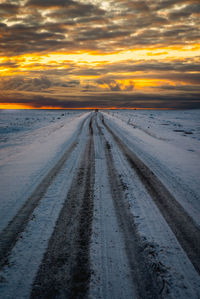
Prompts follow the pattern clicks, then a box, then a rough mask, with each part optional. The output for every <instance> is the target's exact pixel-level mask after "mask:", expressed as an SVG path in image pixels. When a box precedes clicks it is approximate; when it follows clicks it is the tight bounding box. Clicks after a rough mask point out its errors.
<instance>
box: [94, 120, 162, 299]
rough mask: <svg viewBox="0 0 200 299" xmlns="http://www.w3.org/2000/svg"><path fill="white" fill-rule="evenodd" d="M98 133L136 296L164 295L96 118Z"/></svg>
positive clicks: (155, 296) (107, 142) (151, 296)
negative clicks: (103, 149)
mask: <svg viewBox="0 0 200 299" xmlns="http://www.w3.org/2000/svg"><path fill="white" fill-rule="evenodd" d="M96 126H97V128H98V130H99V135H100V136H101V138H102V139H103V142H104V148H105V155H106V163H107V169H108V176H109V183H110V190H111V194H112V199H113V202H114V207H115V211H116V215H117V220H118V222H119V225H120V227H121V229H122V232H123V237H124V243H125V248H126V253H127V257H128V261H129V265H130V269H131V274H132V283H133V286H134V288H135V289H136V293H137V298H149V299H150V298H152V299H153V298H154V299H156V298H162V291H163V280H162V278H161V277H160V276H159V275H158V274H157V273H156V271H155V269H154V267H155V265H152V263H151V261H150V260H149V258H148V256H147V255H146V252H145V248H144V244H143V242H142V240H141V238H140V236H139V234H138V232H137V227H136V225H135V223H134V218H133V215H132V214H131V213H130V210H129V206H128V204H127V202H126V200H125V193H124V186H123V185H122V182H121V181H120V178H119V175H118V172H117V170H116V168H115V165H114V161H113V156H112V150H111V145H110V143H109V141H108V140H107V139H106V138H105V136H104V134H103V132H102V129H101V127H100V126H99V125H98V123H97V121H96Z"/></svg>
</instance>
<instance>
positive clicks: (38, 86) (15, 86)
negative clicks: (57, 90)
mask: <svg viewBox="0 0 200 299" xmlns="http://www.w3.org/2000/svg"><path fill="white" fill-rule="evenodd" d="M79 84H80V82H79V81H78V80H68V81H58V80H53V79H49V78H47V77H39V78H30V79H26V78H23V77H14V78H9V79H3V80H2V81H1V82H0V88H1V89H2V90H17V91H36V92H39V91H44V90H48V89H49V88H52V87H57V86H59V87H76V86H78V85H79Z"/></svg>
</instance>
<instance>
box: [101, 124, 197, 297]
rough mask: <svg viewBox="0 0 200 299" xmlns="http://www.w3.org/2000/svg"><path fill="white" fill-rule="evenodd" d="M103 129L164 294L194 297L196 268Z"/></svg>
mask: <svg viewBox="0 0 200 299" xmlns="http://www.w3.org/2000/svg"><path fill="white" fill-rule="evenodd" d="M115 128H116V127H115ZM103 132H104V135H105V137H106V139H107V140H109V143H110V144H111V148H112V154H113V158H114V159H113V160H114V163H115V167H116V169H117V170H118V173H119V175H120V177H121V180H122V181H123V184H124V186H125V187H126V188H125V190H126V191H125V197H126V200H127V202H128V203H129V207H130V210H131V212H132V214H133V217H134V222H135V223H136V226H137V230H138V232H139V235H140V236H141V239H142V240H143V242H144V244H146V247H147V252H148V250H149V256H150V258H151V255H152V257H153V263H158V264H159V265H161V273H162V271H163V274H162V275H163V279H164V281H165V289H166V290H167V289H169V290H170V292H169V293H168V292H167V293H166V294H165V296H164V298H189V297H191V298H198V294H199V293H200V280H199V276H198V274H197V272H196V270H195V269H194V267H193V265H192V264H191V262H190V260H189V259H188V257H187V255H186V253H185V252H184V250H183V249H182V248H181V246H180V244H179V243H178V241H177V239H176V237H175V236H174V234H173V232H172V231H171V229H170V227H169V226H168V224H167V222H166V221H165V219H164V218H163V216H162V215H161V214H160V212H159V209H158V207H157V206H156V204H155V203H154V202H153V200H152V198H151V196H150V195H149V193H148V192H147V190H146V189H145V188H144V186H143V184H142V182H141V181H140V180H139V178H138V176H137V174H136V172H135V171H134V170H133V169H132V168H131V167H130V165H129V163H128V162H127V160H126V158H125V157H124V155H123V154H122V152H121V151H120V150H119V148H118V147H117V146H116V144H115V142H114V140H113V138H112V137H111V135H110V134H109V133H108V132H106V130H104V131H103ZM110 217H111V215H110Z"/></svg>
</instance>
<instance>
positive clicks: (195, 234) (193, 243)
mask: <svg viewBox="0 0 200 299" xmlns="http://www.w3.org/2000/svg"><path fill="white" fill-rule="evenodd" d="M101 121H102V124H103V125H104V127H105V128H106V129H107V131H108V132H109V133H110V134H111V136H112V137H113V139H114V140H115V142H116V143H117V145H118V146H119V148H120V149H121V151H122V152H123V153H124V155H125V157H126V159H127V160H128V162H129V164H130V165H131V167H132V168H133V169H134V170H135V171H136V173H137V175H138V177H139V178H140V180H141V181H142V183H143V185H144V186H145V188H146V189H147V191H148V192H149V194H150V195H151V197H152V199H153V200H154V202H155V203H156V205H157V207H158V208H159V210H160V212H161V214H162V215H163V217H164V218H165V220H166V222H167V223H168V225H169V227H170V228H171V230H172V231H173V233H174V235H175V236H176V238H177V240H178V241H179V243H180V245H181V246H182V248H183V249H184V251H185V252H186V254H187V256H188V258H189V259H190V261H191V263H192V264H193V266H194V268H195V269H196V271H197V272H198V274H200V230H199V227H198V226H197V224H196V223H195V222H194V220H193V219H192V218H191V217H190V216H189V215H188V213H187V212H186V211H185V210H184V208H183V207H182V206H181V205H180V204H179V203H178V202H177V201H176V199H175V198H174V197H173V195H172V194H171V193H170V192H169V190H168V189H167V188H166V187H165V186H164V184H163V183H162V182H161V181H160V180H159V178H158V177H157V176H156V175H155V174H154V173H153V172H152V171H151V170H150V169H149V168H148V167H147V166H146V165H145V164H144V163H143V162H142V161H141V160H140V159H139V158H138V157H137V156H136V154H135V153H133V152H132V151H131V150H130V149H129V148H128V147H127V146H126V145H125V143H124V142H123V141H122V140H121V139H120V138H119V137H118V136H117V135H116V134H115V133H114V131H113V130H112V129H111V128H110V127H109V126H108V125H107V124H106V122H105V120H104V117H103V115H101Z"/></svg>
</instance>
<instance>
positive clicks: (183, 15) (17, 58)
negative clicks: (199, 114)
mask: <svg viewBox="0 0 200 299" xmlns="http://www.w3.org/2000/svg"><path fill="white" fill-rule="evenodd" d="M199 62H200V2H199V0H146V1H143V0H109V1H103V0H76V1H75V0H6V1H4V0H0V108H93V107H99V108H111V107H113V108H115V107H116V108H181V109H184V108H200V84H199V83H200V63H199Z"/></svg>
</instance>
